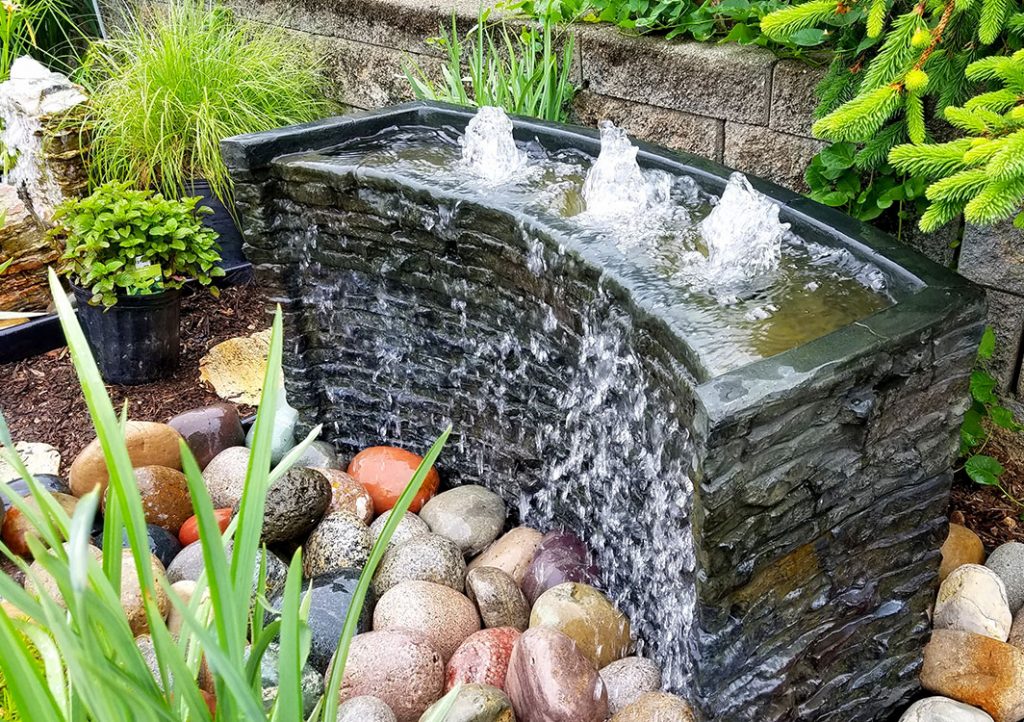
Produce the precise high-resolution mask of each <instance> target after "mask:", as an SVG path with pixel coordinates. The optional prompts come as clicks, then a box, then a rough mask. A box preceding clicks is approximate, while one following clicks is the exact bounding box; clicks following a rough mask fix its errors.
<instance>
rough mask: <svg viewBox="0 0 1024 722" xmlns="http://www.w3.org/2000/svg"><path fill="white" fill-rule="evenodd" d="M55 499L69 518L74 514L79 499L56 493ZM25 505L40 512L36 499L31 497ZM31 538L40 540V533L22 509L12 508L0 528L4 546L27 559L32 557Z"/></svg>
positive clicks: (0, 536)
mask: <svg viewBox="0 0 1024 722" xmlns="http://www.w3.org/2000/svg"><path fill="white" fill-rule="evenodd" d="M53 499H54V501H56V502H57V504H58V505H59V506H60V508H62V509H63V510H64V511H65V512H66V513H67V515H68V516H71V515H72V514H73V513H74V511H75V507H76V506H77V505H78V499H76V498H75V497H73V496H68V495H67V494H58V493H55V494H53ZM25 503H26V504H28V505H29V506H31V507H32V508H34V509H36V510H39V502H37V501H36V500H35V499H34V498H32V497H29V498H28V499H26V500H25ZM40 513H41V512H40ZM30 537H35V538H36V539H38V538H39V532H38V531H37V530H36V528H35V526H34V525H33V524H32V522H30V521H29V519H28V517H27V516H25V515H24V514H22V513H21V510H20V509H17V508H15V507H11V509H10V510H9V511H8V512H7V514H6V516H4V517H3V526H2V527H0V538H3V542H4V544H6V545H7V548H8V549H10V550H11V551H12V552H14V553H15V554H17V555H19V556H23V557H27V556H30V555H31V552H30V551H29V548H28V540H29V538H30Z"/></svg>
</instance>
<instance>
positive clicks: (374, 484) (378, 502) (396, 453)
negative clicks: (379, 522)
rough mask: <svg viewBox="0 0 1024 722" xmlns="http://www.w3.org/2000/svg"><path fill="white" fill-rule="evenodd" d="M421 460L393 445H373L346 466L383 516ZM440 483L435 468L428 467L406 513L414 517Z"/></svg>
mask: <svg viewBox="0 0 1024 722" xmlns="http://www.w3.org/2000/svg"><path fill="white" fill-rule="evenodd" d="M422 461H423V457H421V456H418V455H416V454H414V453H412V452H411V451H406V450H405V449H399V448H397V447H395V446H372V447H370V448H369V449H363V450H362V451H360V452H359V453H358V454H356V455H355V457H353V459H352V461H351V462H350V463H349V465H348V473H349V476H351V477H352V478H354V479H355V480H356V481H358V482H359V483H360V484H362V485H363V488H365V489H366V490H367V491H368V492H370V496H371V497H372V498H373V508H374V511H375V512H376V513H377V514H383V513H384V512H386V511H388V510H389V509H391V508H392V507H394V505H395V504H396V503H397V502H398V498H399V497H400V496H401V495H402V492H403V491H405V487H406V486H408V485H409V482H410V481H411V480H412V477H413V474H415V473H416V468H417V467H418V466H419V465H420V463H421V462H422ZM440 484H441V477H440V476H439V475H438V473H437V469H434V468H431V469H430V471H428V472H427V476H426V478H425V479H424V480H423V486H422V487H420V492H419V493H418V494H417V495H416V497H415V498H414V499H413V500H412V504H411V505H410V506H409V511H411V512H413V513H414V514H415V513H416V512H418V511H419V510H420V509H422V508H423V505H424V504H426V503H427V500H428V499H430V497H432V496H433V495H434V494H435V493H437V487H438V486H440Z"/></svg>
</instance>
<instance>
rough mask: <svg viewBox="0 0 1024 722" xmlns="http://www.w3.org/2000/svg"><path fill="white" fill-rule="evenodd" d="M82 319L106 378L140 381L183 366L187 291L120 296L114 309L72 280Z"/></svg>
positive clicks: (128, 382)
mask: <svg viewBox="0 0 1024 722" xmlns="http://www.w3.org/2000/svg"><path fill="white" fill-rule="evenodd" d="M71 289H72V290H73V291H74V293H75V298H76V299H77V301H78V319H79V321H80V322H81V324H82V329H83V330H84V331H85V336H86V338H87V339H88V340H89V347H90V348H91V349H92V354H93V356H94V357H95V358H96V364H97V365H98V366H99V368H100V374H101V375H102V376H103V380H104V381H106V382H107V383H109V384H123V385H135V384H145V383H149V382H151V381H157V380H159V379H164V378H167V377H168V376H170V375H172V374H173V373H174V371H175V369H177V368H178V359H179V357H180V354H181V344H180V342H179V339H178V331H179V318H180V315H181V292H180V291H179V290H177V289H173V290H169V291H164V292H163V293H158V294H155V295H152V296H118V297H117V303H116V304H114V305H113V306H111V307H110V308H108V309H104V308H103V306H90V305H89V298H90V297H91V294H90V293H89V292H88V291H86V290H84V289H81V288H79V287H78V286H76V285H74V284H72V285H71Z"/></svg>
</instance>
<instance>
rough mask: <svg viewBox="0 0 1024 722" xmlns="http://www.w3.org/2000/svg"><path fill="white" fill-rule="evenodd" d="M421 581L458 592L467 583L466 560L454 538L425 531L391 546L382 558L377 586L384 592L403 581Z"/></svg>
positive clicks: (375, 577) (380, 591)
mask: <svg viewBox="0 0 1024 722" xmlns="http://www.w3.org/2000/svg"><path fill="white" fill-rule="evenodd" d="M409 581H421V582H433V583H435V584H443V585H444V586H446V587H451V588H452V589H454V590H455V591H457V592H460V593H461V592H462V590H463V589H465V586H466V560H465V559H464V558H463V556H462V552H461V551H460V550H459V547H458V546H457V545H456V544H455V542H453V541H452V540H451V539H446V538H445V537H443V536H438V535H437V534H424V535H422V536H417V537H413V538H412V539H410V540H409V541H407V542H405V543H403V544H399V545H398V546H394V547H391V548H390V549H388V551H387V552H385V554H384V558H383V559H381V562H380V566H379V567H378V569H377V573H376V575H374V577H373V589H374V591H375V592H376V594H377V596H378V597H382V596H384V594H385V592H387V591H388V590H389V589H391V588H392V587H394V586H396V585H397V584H400V583H401V582H409Z"/></svg>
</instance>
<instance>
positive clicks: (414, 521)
mask: <svg viewBox="0 0 1024 722" xmlns="http://www.w3.org/2000/svg"><path fill="white" fill-rule="evenodd" d="M389 518H391V510H390V509H389V510H388V511H386V512H384V513H383V514H381V515H380V516H378V517H377V518H376V519H374V521H373V523H372V524H370V542H371V544H376V543H377V538H378V537H379V536H380V535H381V532H383V531H384V525H385V524H387V523H388V519H389ZM429 533H430V527H429V526H427V523H426V522H425V521H423V520H422V519H420V518H419V517H418V516H416V515H415V514H413V513H412V512H410V511H407V512H405V514H404V515H403V516H402V521H400V522H398V526H397V527H395V533H394V534H392V535H391V541H389V542H388V549H390V548H391V547H394V546H398V545H399V544H404V543H405V542H407V541H409V540H410V539H412V538H413V537H417V536H423V535H424V534H429Z"/></svg>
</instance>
